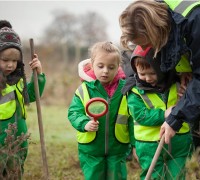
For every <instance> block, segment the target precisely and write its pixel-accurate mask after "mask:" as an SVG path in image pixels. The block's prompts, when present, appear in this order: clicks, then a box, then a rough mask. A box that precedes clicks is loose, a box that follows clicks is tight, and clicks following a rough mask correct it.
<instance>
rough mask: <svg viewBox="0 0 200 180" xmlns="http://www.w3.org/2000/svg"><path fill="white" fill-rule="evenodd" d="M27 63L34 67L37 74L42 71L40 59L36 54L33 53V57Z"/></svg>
mask: <svg viewBox="0 0 200 180" xmlns="http://www.w3.org/2000/svg"><path fill="white" fill-rule="evenodd" d="M29 65H30V67H31V69H35V68H36V71H37V74H41V73H42V65H41V62H40V60H39V59H38V55H37V54H34V59H33V60H32V61H31V62H29Z"/></svg>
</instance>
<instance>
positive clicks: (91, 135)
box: [75, 83, 96, 143]
mask: <svg viewBox="0 0 200 180" xmlns="http://www.w3.org/2000/svg"><path fill="white" fill-rule="evenodd" d="M75 94H76V95H77V96H79V98H80V99H81V102H82V104H83V105H84V107H85V106H86V103H87V102H88V101H89V100H90V97H89V93H88V90H87V86H86V84H85V83H82V85H80V86H79V88H78V89H77V90H76V92H75ZM85 113H86V111H85ZM86 114H87V113H86ZM76 137H77V141H78V142H79V143H90V142H92V141H93V140H94V139H95V137H96V132H80V131H77V135H76Z"/></svg>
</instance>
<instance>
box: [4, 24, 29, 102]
mask: <svg viewBox="0 0 200 180" xmlns="http://www.w3.org/2000/svg"><path fill="white" fill-rule="evenodd" d="M8 48H15V49H18V50H19V51H20V54H21V61H18V62H17V68H16V70H15V71H14V72H13V73H11V74H10V75H8V76H7V77H6V83H7V84H9V85H14V84H16V83H17V82H18V81H19V79H21V78H22V79H23V82H24V89H23V92H22V94H23V97H24V100H25V104H29V98H28V94H27V85H26V76H25V71H24V63H23V56H22V46H21V41H20V38H19V35H18V34H17V33H16V32H15V31H14V30H13V29H12V26H11V24H10V22H8V21H6V20H0V53H1V52H2V51H3V50H6V49H8Z"/></svg>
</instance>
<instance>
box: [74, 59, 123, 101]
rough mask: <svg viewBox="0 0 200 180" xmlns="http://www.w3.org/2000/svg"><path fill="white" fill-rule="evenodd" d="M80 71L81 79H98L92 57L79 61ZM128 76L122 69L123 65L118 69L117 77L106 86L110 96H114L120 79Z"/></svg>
mask: <svg viewBox="0 0 200 180" xmlns="http://www.w3.org/2000/svg"><path fill="white" fill-rule="evenodd" d="M78 73H79V76H80V78H81V81H88V82H90V81H94V80H96V76H95V74H94V71H93V70H92V64H91V60H90V59H86V60H83V61H81V62H80V63H79V65H78ZM125 78H126V76H125V74H124V72H123V70H122V68H121V67H119V69H118V73H117V74H116V76H115V78H114V79H113V81H112V82H111V83H110V84H108V85H106V86H104V88H105V90H106V92H107V93H108V95H109V97H112V95H113V94H114V92H115V90H116V89H117V86H118V83H119V79H125Z"/></svg>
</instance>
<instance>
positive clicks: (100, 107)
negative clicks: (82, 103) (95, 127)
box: [88, 101, 106, 115]
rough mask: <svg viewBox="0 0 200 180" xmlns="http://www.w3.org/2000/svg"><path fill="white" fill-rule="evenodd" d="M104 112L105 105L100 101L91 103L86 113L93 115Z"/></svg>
mask: <svg viewBox="0 0 200 180" xmlns="http://www.w3.org/2000/svg"><path fill="white" fill-rule="evenodd" d="M105 110H106V105H105V104H104V103H103V102H100V101H96V102H93V103H91V104H90V105H89V107H88V111H89V112H90V113H91V114H94V115H98V114H101V113H102V112H104V111H105Z"/></svg>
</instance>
